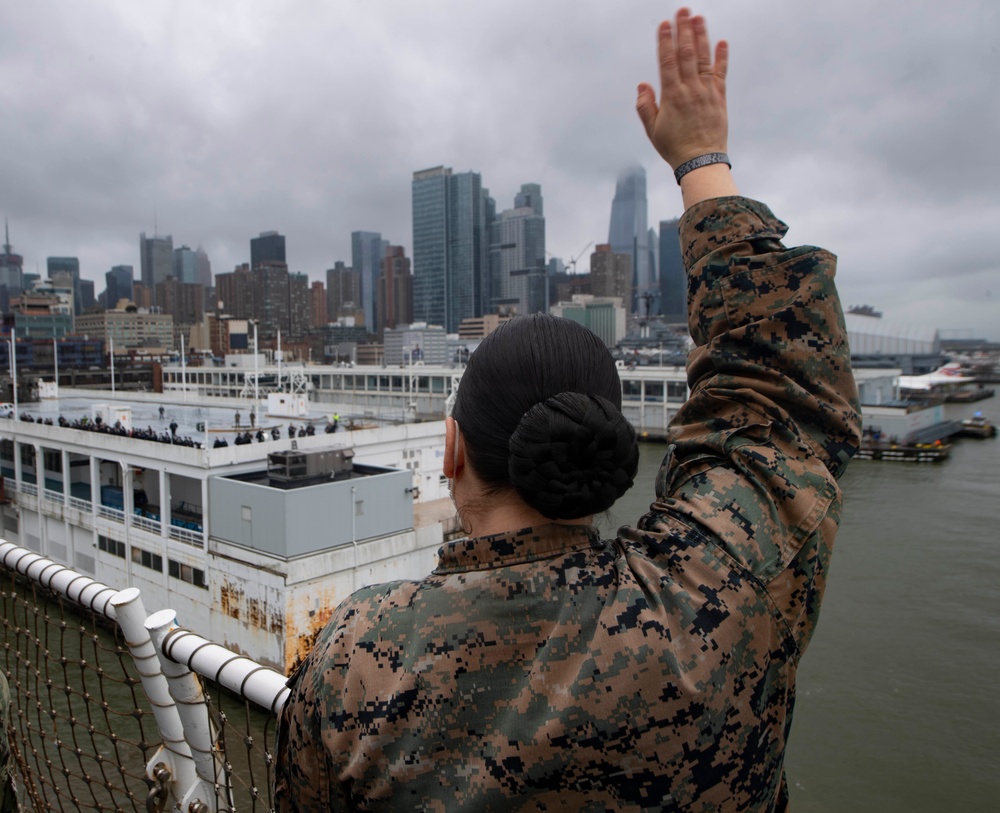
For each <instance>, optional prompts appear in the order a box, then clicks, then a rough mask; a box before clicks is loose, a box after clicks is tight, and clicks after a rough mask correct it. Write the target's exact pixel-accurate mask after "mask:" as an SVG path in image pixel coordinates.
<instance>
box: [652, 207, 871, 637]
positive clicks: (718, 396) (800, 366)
mask: <svg viewBox="0 0 1000 813" xmlns="http://www.w3.org/2000/svg"><path fill="white" fill-rule="evenodd" d="M786 230H787V227H786V226H785V224H784V223H782V222H781V221H780V220H778V219H777V218H775V217H774V215H773V214H771V212H770V210H769V209H768V208H767V207H766V206H764V205H763V204H761V203H758V202H756V201H752V200H748V199H745V198H740V197H732V198H720V199H715V200H708V201H704V202H702V203H700V204H697V205H696V206H693V207H691V209H689V210H688V212H687V213H686V214H685V215H684V218H683V219H682V221H681V226H680V232H681V246H682V249H683V252H684V264H685V267H686V268H687V271H688V308H689V314H690V315H689V322H690V325H689V326H690V330H691V335H692V337H693V338H694V341H695V344H696V348H695V350H694V351H693V352H692V353H691V355H690V357H689V359H688V384H689V386H690V388H691V396H690V398H689V400H688V402H687V403H686V404H685V405H684V406H683V407H682V408H681V409H680V410H679V411H678V412H677V414H676V415H675V417H674V419H673V420H672V422H671V427H670V431H669V437H668V440H669V442H670V443H671V444H672V447H671V452H670V453H669V454H668V456H667V460H665V461H664V465H663V467H662V468H661V471H660V474H659V476H658V477H657V484H656V497H657V499H656V502H655V503H654V504H653V506H652V507H651V512H650V513H649V514H647V515H646V516H645V517H643V519H642V520H640V523H639V525H640V527H641V528H643V529H644V530H661V529H662V528H663V526H664V524H665V523H669V522H672V521H673V522H675V521H677V520H680V521H682V522H685V523H688V524H694V525H695V526H697V527H700V528H701V529H702V530H707V531H708V532H709V533H710V535H711V536H712V537H713V538H715V539H717V540H718V542H719V544H720V546H721V548H722V550H723V551H724V552H725V554H727V555H728V556H730V557H732V558H733V559H734V560H735V561H736V563H738V564H739V565H740V566H742V567H743V568H746V569H748V570H749V571H750V572H751V573H752V574H753V575H754V576H755V577H756V578H757V579H759V580H760V581H762V582H763V583H764V584H765V585H767V586H768V590H769V592H770V593H771V594H772V598H773V599H775V603H776V604H777V605H778V606H777V608H778V609H779V610H780V611H781V612H782V614H783V615H784V616H785V618H786V620H787V621H788V623H789V625H790V627H791V628H792V629H793V630H794V631H795V632H796V636H795V637H796V639H797V643H798V644H799V645H800V647H801V646H802V645H804V643H805V641H806V640H807V638H808V631H809V629H808V628H809V626H810V625H811V620H810V619H811V618H814V616H815V611H816V610H817V609H818V595H813V593H812V591H816V590H819V591H820V592H821V588H822V578H823V575H824V573H825V568H826V563H827V560H828V558H829V552H830V548H831V545H832V543H833V536H834V534H835V532H836V527H837V523H838V520H839V511H840V500H841V495H840V490H839V488H838V485H837V482H836V478H837V477H839V475H840V474H841V472H842V471H843V470H844V467H845V466H846V464H847V462H848V460H849V459H850V458H851V456H852V455H853V454H854V452H855V451H856V450H857V446H858V443H859V441H860V432H861V416H860V411H859V405H858V398H857V390H856V386H855V383H854V377H853V374H852V371H851V362H850V351H849V348H848V344H847V334H846V328H845V325H844V318H843V313H842V311H841V308H840V302H839V299H838V296H837V291H836V288H835V286H834V282H833V278H834V270H835V266H836V259H835V257H834V256H833V255H832V254H830V253H829V252H827V251H824V250H822V249H818V248H815V247H812V246H804V247H798V248H790V249H788V248H785V247H784V246H783V245H782V243H781V238H782V237H783V236H784V234H785V231H786ZM790 571H791V573H792V576H793V578H788V574H789V572H790ZM802 591H805V593H803V592H802Z"/></svg>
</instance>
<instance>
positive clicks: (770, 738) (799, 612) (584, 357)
mask: <svg viewBox="0 0 1000 813" xmlns="http://www.w3.org/2000/svg"><path fill="white" fill-rule="evenodd" d="M659 58H660V61H659V65H660V85H661V93H660V100H659V103H657V100H656V96H655V93H654V91H653V89H652V88H651V87H650V86H649V85H645V84H643V85H640V87H639V98H638V103H637V107H638V111H639V115H640V118H641V120H642V122H643V124H644V126H645V128H646V131H647V133H648V134H649V137H650V140H651V141H652V143H653V145H654V146H655V147H656V149H657V150H658V151H659V152H660V154H661V155H662V156H663V158H664V159H665V160H666V161H667V163H669V164H670V166H671V167H673V169H674V170H675V176H676V177H677V180H678V183H680V185H681V192H682V195H683V198H684V204H685V208H686V211H685V215H684V217H683V219H682V221H681V224H680V235H681V246H682V251H683V254H684V262H685V268H686V269H687V274H688V304H689V326H690V330H691V335H692V337H693V339H694V341H695V344H696V349H695V350H694V351H693V352H692V353H691V356H690V358H689V362H688V380H689V384H690V388H691V397H690V399H689V401H688V402H687V403H686V404H685V405H684V407H683V408H682V409H681V410H680V411H679V412H678V413H677V415H676V416H675V417H674V419H673V421H672V422H671V426H670V430H669V441H670V446H669V447H668V448H669V450H668V452H667V455H666V458H665V459H664V461H663V465H662V467H661V469H660V472H659V475H658V476H657V479H656V484H655V493H656V497H655V501H654V503H653V504H652V506H651V507H650V510H649V512H648V513H646V514H645V515H644V516H642V517H640V518H639V519H638V521H637V522H636V524H635V525H634V526H624V527H622V528H621V529H619V532H618V535H617V538H615V539H613V540H610V541H605V540H602V539H601V538H600V536H599V534H598V533H597V531H596V530H595V529H594V528H593V526H592V524H591V520H592V517H593V514H595V513H598V512H600V511H602V510H605V509H606V508H608V507H609V506H610V505H611V504H612V503H613V502H614V501H615V499H617V497H618V496H620V494H621V493H622V492H623V491H624V490H625V489H626V488H628V486H629V485H630V484H631V480H632V477H633V476H634V474H635V471H636V447H635V435H634V432H633V431H632V429H631V427H630V426H629V425H628V423H627V422H626V421H625V420H624V418H623V417H622V415H621V411H620V406H621V388H620V384H619V381H618V376H617V373H616V370H615V366H614V362H613V361H612V358H611V355H610V354H609V353H608V351H607V349H606V348H604V347H603V346H602V345H601V343H600V341H598V340H597V339H596V337H593V336H592V335H591V334H589V333H588V332H587V331H585V330H584V329H583V328H581V327H579V326H577V325H574V324H573V323H570V322H567V321H565V320H559V319H554V318H552V317H547V316H542V315H536V316H530V317H522V318H519V319H515V320H512V321H510V322H508V323H507V324H506V325H505V326H503V327H501V328H500V329H499V330H497V331H495V332H494V333H493V334H491V335H490V336H489V337H487V338H486V339H485V340H484V341H483V342H482V344H481V345H480V347H479V349H478V350H477V351H476V353H474V354H473V356H472V357H471V359H470V361H469V365H468V367H467V369H466V371H465V373H464V375H463V377H462V382H461V385H460V387H459V391H458V395H457V400H456V403H455V408H454V412H453V417H452V418H451V419H449V420H448V423H447V440H446V447H445V467H444V468H445V474H446V475H447V476H448V477H449V478H451V482H452V488H453V496H454V500H455V504H456V506H457V508H458V511H459V514H460V516H461V517H462V520H463V523H464V525H465V530H466V532H467V533H468V534H469V538H467V539H463V540H460V541H457V542H453V543H449V544H447V545H445V546H444V547H443V548H442V550H441V552H440V554H439V559H438V566H437V568H436V569H435V570H434V572H433V574H431V575H430V576H429V577H428V578H426V579H423V580H422V581H419V582H397V583H392V584H385V585H378V586H373V587H368V588H365V589H363V590H360V591H358V592H357V593H355V594H354V595H353V596H351V597H350V598H349V599H348V600H347V601H345V602H344V603H343V604H342V605H341V606H340V607H338V608H337V610H336V612H335V613H334V615H333V617H332V619H331V621H330V623H329V625H328V626H327V627H326V629H325V630H324V631H323V633H322V635H321V636H320V638H319V640H318V641H317V643H316V646H315V648H314V650H313V652H312V653H311V655H310V656H309V658H308V659H307V660H306V662H305V664H304V665H303V666H302V667H301V669H300V670H299V671H298V672H297V673H296V674H295V675H294V676H293V677H292V679H291V680H290V685H291V689H292V691H291V695H290V697H289V700H288V703H287V705H286V706H285V709H284V711H283V714H282V720H281V730H280V734H279V743H278V748H277V764H276V798H275V803H276V807H277V808H278V810H281V811H288V810H320V809H322V810H327V809H334V810H349V809H365V810H434V811H440V810H574V811H576V810H588V811H589V810H595V811H596V810H600V811H604V810H637V809H650V808H653V809H664V810H690V811H737V810H738V811H769V812H770V811H775V810H784V809H786V807H787V789H786V784H785V779H784V770H783V759H784V751H785V743H786V741H787V736H788V731H789V728H790V726H791V720H792V708H793V704H794V693H795V674H796V669H797V666H798V663H799V660H800V658H801V656H802V653H803V651H804V650H805V648H806V645H807V644H808V642H809V639H810V637H811V635H812V632H813V629H814V627H815V624H816V620H817V618H818V614H819V605H820V599H821V597H822V594H823V588H824V584H825V579H826V572H827V567H828V563H829V560H830V552H831V546H832V544H833V540H834V536H835V534H836V530H837V526H838V523H839V518H840V509H841V494H840V489H839V488H838V485H837V478H838V477H839V476H840V474H841V473H842V472H843V470H844V467H845V465H846V464H847V461H848V460H849V459H850V457H851V456H852V454H853V453H854V452H855V451H856V449H857V446H858V443H859V439H860V428H861V427H860V415H859V413H858V404H857V393H856V390H855V387H854V380H853V376H852V373H851V366H850V353H849V350H848V347H847V341H846V334H845V329H844V320H843V316H842V313H841V309H840V304H839V300H838V297H837V293H836V289H835V287H834V284H833V275H834V266H835V258H834V257H833V255H831V254H829V253H828V252H826V251H823V250H821V249H817V248H813V247H809V246H806V247H801V248H791V249H789V248H786V247H785V246H784V245H782V243H781V237H782V236H783V235H784V232H785V226H784V224H783V223H782V222H781V221H779V220H777V219H776V218H775V217H774V215H772V214H771V212H770V210H768V208H767V207H766V206H764V205H763V204H761V203H758V202H756V201H752V200H747V199H745V198H742V197H739V196H738V193H737V191H736V187H735V184H734V183H733V179H732V176H731V174H730V169H729V166H728V158H727V156H726V155H725V153H726V148H727V120H726V103H725V75H726V66H727V63H728V51H727V48H726V45H725V43H719V45H718V46H717V47H716V50H715V54H714V58H713V55H712V53H711V50H710V48H709V42H708V36H707V32H706V29H705V23H704V20H702V19H701V18H699V17H691V16H690V15H689V14H688V12H687V11H686V10H682V11H681V12H679V13H678V15H677V19H676V24H675V25H671V24H670V23H663V24H661V26H660V29H659Z"/></svg>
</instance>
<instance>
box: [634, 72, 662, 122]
mask: <svg viewBox="0 0 1000 813" xmlns="http://www.w3.org/2000/svg"><path fill="white" fill-rule="evenodd" d="M635 109H636V112H637V113H638V114H639V120H640V121H641V122H642V126H643V127H645V128H646V132H647V133H650V132H652V130H653V122H654V121H656V113H657V111H658V108H657V106H656V94H655V93H654V92H653V88H652V87H650V86H649V85H647V84H646V83H645V82H643V83H642V84H640V85H639V96H638V97H637V98H636V100H635Z"/></svg>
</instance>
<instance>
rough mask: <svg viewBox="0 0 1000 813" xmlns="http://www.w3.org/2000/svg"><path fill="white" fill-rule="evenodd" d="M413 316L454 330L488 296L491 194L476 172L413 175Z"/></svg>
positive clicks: (432, 171) (476, 312)
mask: <svg viewBox="0 0 1000 813" xmlns="http://www.w3.org/2000/svg"><path fill="white" fill-rule="evenodd" d="M412 194H413V317H414V319H415V320H417V321H421V322H427V323H429V324H434V325H443V326H444V328H445V330H446V331H447V332H449V333H457V332H458V325H459V323H460V322H461V321H462V320H463V319H464V318H466V317H468V316H481V315H482V313H483V306H484V302H485V301H488V298H489V261H488V245H487V244H488V231H487V229H488V212H489V211H490V210H491V198H490V197H489V192H488V190H485V189H483V186H482V178H481V177H480V175H479V173H477V172H463V173H459V174H457V175H454V174H452V171H451V168H450V167H434V168H432V169H426V170H423V171H420V172H415V173H413V187H412Z"/></svg>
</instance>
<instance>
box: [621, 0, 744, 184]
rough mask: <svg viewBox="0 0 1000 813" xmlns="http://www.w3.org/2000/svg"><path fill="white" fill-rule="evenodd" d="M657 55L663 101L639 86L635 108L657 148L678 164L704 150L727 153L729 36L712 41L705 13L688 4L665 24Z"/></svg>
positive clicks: (644, 85) (668, 159)
mask: <svg viewBox="0 0 1000 813" xmlns="http://www.w3.org/2000/svg"><path fill="white" fill-rule="evenodd" d="M658 55H659V63H660V102H659V104H657V102H656V94H655V92H654V90H653V88H652V86H650V85H649V84H647V83H645V82H643V83H642V84H640V85H639V97H638V99H637V100H636V109H637V110H638V113H639V118H640V119H641V120H642V124H643V126H644V127H645V128H646V134H647V135H648V136H649V140H650V141H651V142H652V144H653V146H654V147H655V148H656V151H657V152H659V153H660V155H661V156H663V158H664V160H666V161H667V163H669V164H670V166H672V167H673V168H674V169H676V168H677V167H678V166H680V165H681V164H683V163H684V162H685V161H689V160H691V159H692V158H697V157H698V156H700V155H705V154H706V153H713V152H726V148H727V143H728V137H729V121H728V118H727V114H726V68H727V66H728V61H729V47H728V45H727V44H726V42H725V41H724V40H720V41H719V43H718V44H717V45H716V46H715V62H714V64H713V62H712V52H711V46H710V45H709V40H708V29H707V27H706V26H705V18H704V17H701V16H695V17H692V16H691V13H690V12H689V11H688V9H686V8H682V9H681V10H680V11H678V12H677V20H676V24H675V25H673V26H671V24H670V22H669V21H664V22H662V23H660V29H659V45H658Z"/></svg>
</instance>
